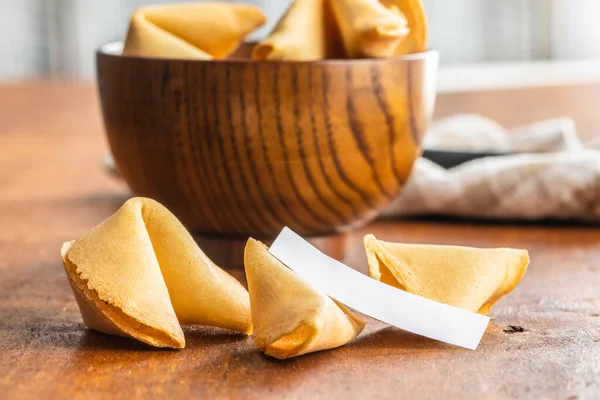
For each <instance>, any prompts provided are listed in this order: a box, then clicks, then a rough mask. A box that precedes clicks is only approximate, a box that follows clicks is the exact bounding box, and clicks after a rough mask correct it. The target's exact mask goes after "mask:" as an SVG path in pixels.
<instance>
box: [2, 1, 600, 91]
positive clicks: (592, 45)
mask: <svg viewBox="0 0 600 400" xmlns="http://www.w3.org/2000/svg"><path fill="white" fill-rule="evenodd" d="M236 1H237V2H247V3H254V4H257V5H259V6H261V7H262V8H263V10H264V11H265V13H266V14H267V16H268V17H269V24H268V25H267V26H266V27H264V28H263V29H261V30H260V31H259V32H257V33H256V35H255V38H260V37H262V36H264V35H265V34H266V33H267V32H268V31H269V30H270V28H271V27H272V25H273V24H274V23H275V22H276V21H277V19H278V18H279V16H280V15H281V13H282V12H283V11H284V10H285V9H286V8H287V6H288V4H289V3H290V1H291V0H241V1H240V0H236ZM165 2H168V1H167V0H102V1H98V0H0V37H2V38H3V40H2V41H0V54H1V56H0V80H1V81H11V80H21V79H27V78H31V77H45V76H49V77H60V78H67V79H92V78H93V76H94V51H95V50H96V49H97V48H98V46H100V45H102V44H104V43H107V42H111V41H116V40H122V39H123V37H124V35H125V32H126V29H127V24H128V19H129V16H130V14H131V12H132V11H133V10H134V9H135V8H136V7H139V6H141V5H144V4H149V3H165ZM424 2H425V5H426V8H427V11H428V13H429V19H430V46H431V47H432V48H436V49H438V50H439V51H440V53H441V60H442V64H443V65H445V66H457V65H461V66H462V65H465V64H473V63H476V64H478V65H479V64H480V63H489V62H494V63H497V62H513V63H514V62H523V61H536V60H537V61H540V60H541V61H544V60H546V61H548V60H593V59H600V24H598V16H599V15H600V1H598V0H576V1H575V0H501V1H498V0H424ZM568 65H571V66H573V65H574V64H573V62H571V63H570V64H568ZM586 65H587V66H588V67H587V70H589V65H590V64H589V63H588V64H586ZM594 65H600V64H594ZM575 70H576V68H575ZM599 72H600V71H599Z"/></svg>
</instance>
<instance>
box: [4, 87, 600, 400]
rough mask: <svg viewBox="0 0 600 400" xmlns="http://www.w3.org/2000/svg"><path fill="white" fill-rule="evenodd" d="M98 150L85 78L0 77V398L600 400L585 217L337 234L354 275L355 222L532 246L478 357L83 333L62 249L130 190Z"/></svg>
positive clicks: (368, 342) (396, 234)
mask: <svg viewBox="0 0 600 400" xmlns="http://www.w3.org/2000/svg"><path fill="white" fill-rule="evenodd" d="M586 90H587V89H586ZM597 90H599V89H598V88H597ZM595 93H596V92H595ZM597 93H600V91H598V92H597ZM597 93H596V94H594V95H595V96H597ZM445 102H446V100H445V99H440V104H441V106H442V107H443V106H444V103H445ZM452 107H456V105H455V104H453V105H452ZM589 110H591V109H589ZM440 112H442V113H443V109H442V111H440ZM519 118H523V117H522V116H520V117H519ZM104 149H105V145H104V140H103V137H102V124H101V120H100V116H99V112H98V104H97V100H96V97H95V93H94V91H93V89H92V88H91V87H90V86H83V85H82V86H79V85H73V84H69V85H67V84H27V85H16V86H10V87H9V86H5V87H0V398H90V399H94V398H129V399H131V398H148V397H151V398H159V397H181V398H189V397H198V398H260V399H264V400H267V399H279V398H302V399H305V398H326V399H330V398H340V399H354V398H357V399H371V398H472V397H484V398H503V397H518V398H557V399H567V398H571V399H575V398H582V399H583V398H600V234H599V233H598V230H597V229H595V228H591V227H587V228H586V227H578V226H568V225H549V224H545V225H534V224H527V225H518V224H474V223H465V222H463V223H459V222H448V221H446V222H435V221H410V222H409V221H395V222H375V223H373V224H371V225H370V226H368V227H366V228H363V229H360V230H359V231H357V232H355V233H353V234H351V235H349V236H348V237H347V239H346V241H345V246H346V256H345V261H346V262H347V263H349V264H350V265H352V266H354V267H356V268H358V269H360V270H363V271H364V270H365V260H364V255H363V249H362V245H361V240H362V236H363V235H364V234H365V233H366V232H372V233H375V234H376V235H377V236H379V237H381V238H382V239H387V240H397V241H406V242H421V243H448V244H462V245H473V246H490V247H491V246H512V247H524V248H528V249H529V251H530V254H531V258H532V264H531V266H530V268H529V271H528V272H527V274H526V276H525V278H524V280H523V281H522V283H521V284H520V285H519V286H518V288H517V289H516V290H515V291H514V292H513V293H511V294H510V295H509V296H507V297H506V298H504V299H503V300H501V301H500V302H499V303H498V304H497V306H496V307H495V309H494V310H493V311H492V313H491V316H492V318H493V320H492V322H491V324H490V326H489V328H488V331H487V333H486V335H485V337H484V338H483V341H482V343H481V345H480V347H479V349H478V350H477V351H468V350H463V349H460V348H456V347H452V346H449V345H444V344H441V343H437V342H434V341H432V340H428V339H424V338H420V337H417V336H415V335H412V334H409V333H406V332H403V331H400V330H398V329H395V328H391V327H387V326H385V325H384V324H382V323H379V322H376V321H372V320H369V324H368V326H367V328H366V329H365V331H364V332H363V333H362V334H361V335H360V337H359V338H357V339H356V340H355V341H354V342H352V343H350V344H349V345H347V346H344V347H342V348H339V349H335V350H331V351H325V352H320V353H315V354H311V355H307V356H303V357H300V358H296V359H292V360H287V361H277V360H274V359H270V358H267V357H265V356H264V355H263V354H262V353H260V352H259V351H257V350H256V349H255V348H254V346H253V344H252V339H251V338H247V337H244V336H239V335H231V334H227V333H226V332H221V331H217V330H214V329H207V328H201V327H193V328H187V329H186V338H187V342H188V343H187V347H186V348H185V349H184V350H181V351H165V350H154V349H150V348H147V347H145V346H142V345H138V344H136V343H134V342H132V341H130V340H127V339H121V338H115V337H109V336H105V335H102V334H99V333H95V332H91V331H89V330H87V329H86V328H85V326H84V325H83V323H82V321H81V317H80V315H79V310H78V308H77V305H76V303H75V300H74V298H73V295H72V293H71V290H70V288H69V286H68V283H67V279H66V276H65V273H64V271H63V267H62V265H61V261H60V256H59V249H60V245H61V242H63V241H65V240H69V239H73V238H76V237H78V236H79V235H81V234H82V233H84V232H85V231H86V230H87V229H89V228H91V227H92V226H94V225H95V224H97V223H98V222H100V221H102V220H103V219H104V218H106V217H107V216H108V215H110V214H111V213H112V212H113V211H115V210H116V208H117V207H118V206H119V205H120V204H121V203H122V202H123V201H124V200H125V199H126V198H127V196H128V192H127V190H126V188H125V187H124V185H123V184H122V183H121V182H119V181H117V180H115V179H113V178H112V177H110V176H108V175H107V174H106V173H105V171H104V170H103V168H102V162H101V160H102V156H103V152H104ZM233 273H234V274H235V275H236V276H237V277H238V278H243V277H242V275H241V271H239V270H238V271H234V272H233ZM511 325H514V326H520V327H523V328H524V332H514V329H512V328H510V326H511Z"/></svg>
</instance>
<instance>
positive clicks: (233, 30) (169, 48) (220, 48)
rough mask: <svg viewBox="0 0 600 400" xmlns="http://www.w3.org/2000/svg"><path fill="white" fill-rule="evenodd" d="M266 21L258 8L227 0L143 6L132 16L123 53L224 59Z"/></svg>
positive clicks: (178, 57)
mask: <svg viewBox="0 0 600 400" xmlns="http://www.w3.org/2000/svg"><path fill="white" fill-rule="evenodd" d="M265 22H266V17H265V16H264V15H263V13H262V12H261V11H260V9H259V8H258V7H255V6H252V5H247V4H231V3H225V2H212V3H191V4H189V3H188V4H186V3H183V4H167V5H152V6H147V7H142V8H140V9H138V10H136V11H135V13H134V14H133V16H132V17H131V22H130V25H129V30H128V32H127V38H126V39H125V46H124V49H123V54H125V55H135V56H144V57H163V58H177V59H200V60H210V59H212V58H225V57H226V56H227V55H229V54H230V53H232V52H233V51H234V50H235V49H236V48H237V47H238V46H239V45H240V44H241V42H242V41H243V40H244V38H245V36H246V35H247V34H249V33H251V32H252V31H254V30H255V29H257V28H258V27H260V26H261V25H263V24H264V23H265Z"/></svg>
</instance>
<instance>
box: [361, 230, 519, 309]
mask: <svg viewBox="0 0 600 400" xmlns="http://www.w3.org/2000/svg"><path fill="white" fill-rule="evenodd" d="M365 249H366V252H367V261H368V264H369V276H371V278H374V279H377V280H379V281H381V282H383V283H387V284H388V285H391V286H394V287H396V288H398V289H402V290H405V291H407V292H410V293H413V294H416V295H419V296H423V297H426V298H429V299H432V300H435V301H438V302H440V303H445V304H448V305H451V306H455V307H460V308H464V309H465V310H469V311H472V312H477V313H479V314H487V313H488V312H489V311H490V310H491V308H492V307H493V306H494V304H495V303H496V302H497V301H498V300H499V299H500V298H501V297H502V296H504V295H505V294H507V293H508V292H510V291H511V290H513V289H514V288H515V286H517V284H518V283H519V281H520V280H521V278H523V275H524V274H525V270H526V269H527V265H528V264H529V255H528V254H527V250H516V249H476V248H470V247H459V246H437V245H416V244H401V243H388V242H383V241H380V240H377V239H376V238H375V236H373V235H367V236H365Z"/></svg>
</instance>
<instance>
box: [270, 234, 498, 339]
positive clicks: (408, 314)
mask: <svg viewBox="0 0 600 400" xmlns="http://www.w3.org/2000/svg"><path fill="white" fill-rule="evenodd" d="M269 252H270V253H271V254H272V255H273V256H275V257H276V258H278V259H279V260H280V261H281V262H282V263H284V264H285V265H287V266H288V267H289V268H291V269H292V270H293V271H295V272H296V273H297V274H298V275H300V276H301V277H302V278H303V279H304V280H306V281H307V282H308V283H309V284H310V285H312V286H314V287H315V289H318V290H320V291H322V292H323V293H326V294H327V295H329V296H331V297H332V298H334V299H336V300H338V301H339V302H341V303H343V304H345V305H347V306H348V307H351V308H353V309H355V310H357V311H359V312H361V313H363V314H366V315H368V316H370V317H372V318H375V319H378V320H380V321H382V322H385V323H387V324H390V325H394V326H396V327H398V328H400V329H403V330H405V331H409V332H412V333H415V334H417V335H421V336H426V337H428V338H431V339H436V340H440V341H442V342H446V343H450V344H453V345H456V346H461V347H465V348H467V349H471V350H475V349H476V348H477V345H478V344H479V342H480V341H481V337H482V336H483V334H484V333H485V330H486V328H487V325H488V322H489V320H490V319H489V317H486V316H484V315H480V314H476V313H472V312H470V311H466V310H463V309H461V308H456V307H452V306H449V305H446V304H442V303H438V302H436V301H433V300H430V299H426V298H424V297H421V296H417V295H414V294H411V293H408V292H405V291H403V290H399V289H396V288H394V287H392V286H389V285H387V284H385V283H381V282H379V281H376V280H375V279H371V278H369V277H368V276H366V275H363V274H361V273H360V272H358V271H356V270H354V269H352V268H350V267H348V266H346V265H344V264H342V263H341V262H339V261H336V260H334V259H332V258H330V257H328V256H326V255H325V254H323V253H321V252H320V251H319V250H317V249H316V248H314V247H313V246H312V245H311V244H310V243H308V242H307V241H306V240H304V239H302V238H301V237H300V236H299V235H298V234H296V233H294V232H293V231H292V230H290V229H289V228H284V229H283V231H282V232H281V233H280V234H279V236H278V237H277V239H276V240H275V242H274V243H273V245H272V246H271V248H270V249H269Z"/></svg>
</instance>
